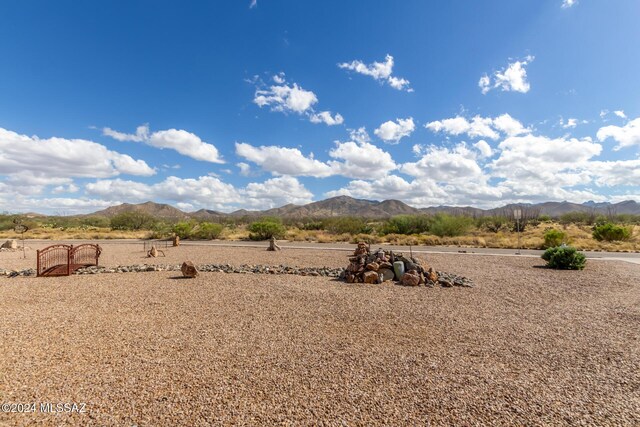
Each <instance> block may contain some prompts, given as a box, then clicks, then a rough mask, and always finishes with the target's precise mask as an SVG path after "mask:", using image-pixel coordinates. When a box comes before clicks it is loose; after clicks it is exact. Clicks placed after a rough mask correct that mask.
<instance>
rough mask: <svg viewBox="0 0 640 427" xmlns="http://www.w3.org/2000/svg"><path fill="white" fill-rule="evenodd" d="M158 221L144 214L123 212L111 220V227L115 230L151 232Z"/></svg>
mask: <svg viewBox="0 0 640 427" xmlns="http://www.w3.org/2000/svg"><path fill="white" fill-rule="evenodd" d="M155 223H156V219H155V218H154V217H152V216H151V215H149V214H147V213H144V212H137V211H131V212H122V213H120V214H118V215H116V216H114V217H113V218H111V221H110V225H111V228H112V229H113V230H151V229H153V226H154V225H155Z"/></svg>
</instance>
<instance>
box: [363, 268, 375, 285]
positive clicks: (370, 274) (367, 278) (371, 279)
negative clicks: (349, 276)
mask: <svg viewBox="0 0 640 427" xmlns="http://www.w3.org/2000/svg"><path fill="white" fill-rule="evenodd" d="M362 277H363V279H364V283H378V273H376V272H375V271H365V272H364V274H363V275H362Z"/></svg>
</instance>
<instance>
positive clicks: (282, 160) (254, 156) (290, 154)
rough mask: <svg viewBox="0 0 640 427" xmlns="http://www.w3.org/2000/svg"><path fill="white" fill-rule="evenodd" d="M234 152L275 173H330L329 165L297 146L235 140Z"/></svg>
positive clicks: (297, 174) (322, 174) (316, 174)
mask: <svg viewBox="0 0 640 427" xmlns="http://www.w3.org/2000/svg"><path fill="white" fill-rule="evenodd" d="M236 154H237V155H238V156H240V157H242V158H244V159H247V160H249V161H251V162H253V163H255V164H257V165H258V166H260V167H261V168H262V169H263V170H265V171H267V172H271V173H273V174H276V175H292V176H314V177H317V178H323V177H327V176H330V175H332V173H333V172H332V170H331V167H330V166H329V165H327V164H326V163H323V162H321V161H318V160H315V159H313V158H311V157H306V156H305V155H304V154H302V152H301V151H300V150H299V149H297V148H287V147H277V146H260V147H255V146H253V145H251V144H247V143H245V142H236Z"/></svg>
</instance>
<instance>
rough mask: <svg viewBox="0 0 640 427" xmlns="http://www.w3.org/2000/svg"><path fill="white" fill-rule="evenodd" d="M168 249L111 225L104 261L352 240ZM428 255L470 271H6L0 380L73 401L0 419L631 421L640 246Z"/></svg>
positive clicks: (319, 259)
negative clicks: (427, 276) (448, 278)
mask: <svg viewBox="0 0 640 427" xmlns="http://www.w3.org/2000/svg"><path fill="white" fill-rule="evenodd" d="M48 244H50V243H49V242H48V243H46V245H48ZM27 246H28V247H29V250H28V251H27V259H23V258H22V256H23V255H22V251H3V252H0V267H3V268H6V269H23V268H29V267H33V266H34V264H35V249H38V248H39V246H38V245H31V244H29V242H27ZM42 246H45V244H42ZM265 247H266V245H265ZM163 250H164V251H165V253H166V257H158V258H154V259H152V260H150V259H149V258H147V257H146V254H145V251H144V248H143V245H142V243H133V242H132V243H126V244H123V243H105V244H104V245H103V254H102V256H101V259H100V265H104V266H110V267H115V266H118V265H132V264H161V263H162V264H176V263H180V262H181V261H183V260H185V259H190V260H193V261H194V263H196V264H204V263H229V264H233V265H239V264H256V265H257V264H262V265H287V266H292V267H308V266H314V267H331V268H341V267H342V268H343V267H345V265H346V260H347V258H348V256H349V253H348V252H345V251H328V250H310V249H292V248H287V249H283V250H282V251H278V252H268V251H266V250H265V248H258V247H246V248H242V247H219V246H215V247H214V246H179V247H175V248H174V247H170V248H166V249H163ZM421 258H422V260H423V261H424V262H426V264H428V265H430V266H433V267H434V268H436V269H438V270H442V271H450V272H454V273H456V274H460V275H464V276H466V277H468V278H470V279H471V280H472V281H473V282H474V285H475V286H474V287H472V288H461V287H453V288H443V287H437V286H436V287H433V288H429V287H424V286H420V287H406V286H399V285H396V284H391V282H385V283H383V284H347V283H345V282H344V281H341V280H338V279H336V278H330V277H309V276H306V277H305V276H300V275H272V274H234V273H231V274H228V273H200V275H199V276H198V277H197V278H194V279H185V278H182V275H181V274H180V272H179V271H177V272H176V271H155V272H140V273H133V272H132V273H103V274H93V275H72V276H69V277H55V278H36V277H14V278H9V277H3V278H0V334H1V336H2V337H3V339H2V340H1V341H0V390H2V400H3V401H7V402H16V403H29V402H53V403H57V402H76V403H85V404H86V407H85V412H84V413H72V414H69V413H59V414H52V413H41V412H39V411H37V412H36V413H0V425H7V426H14V425H25V426H26V425H211V424H226V425H228V424H233V425H255V424H262V425H275V424H285V425H294V424H296V425H300V424H301V425H308V424H314V425H371V424H394V425H427V424H436V425H443V424H445V425H452V424H455V425H480V424H491V425H525V424H526V425H549V424H555V425H557V424H574V425H637V424H638V423H640V415H638V414H640V395H639V393H638V389H639V386H640V374H639V372H640V339H639V338H640V331H639V330H638V327H637V326H638V320H639V319H640V304H639V302H640V290H639V289H638V283H640V280H639V279H640V265H636V264H631V263H624V262H614V261H596V260H590V261H589V263H588V265H587V267H586V268H585V269H584V270H582V271H558V270H551V269H546V268H542V267H543V266H544V262H543V261H542V260H540V259H539V258H533V257H513V256H511V257H506V256H505V257H498V256H474V255H468V254H427V255H421Z"/></svg>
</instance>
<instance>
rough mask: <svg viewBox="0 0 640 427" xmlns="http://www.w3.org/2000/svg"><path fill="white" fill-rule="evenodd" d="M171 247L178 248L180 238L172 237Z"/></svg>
mask: <svg viewBox="0 0 640 427" xmlns="http://www.w3.org/2000/svg"><path fill="white" fill-rule="evenodd" d="M172 240H173V246H180V236H173V239H172Z"/></svg>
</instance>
